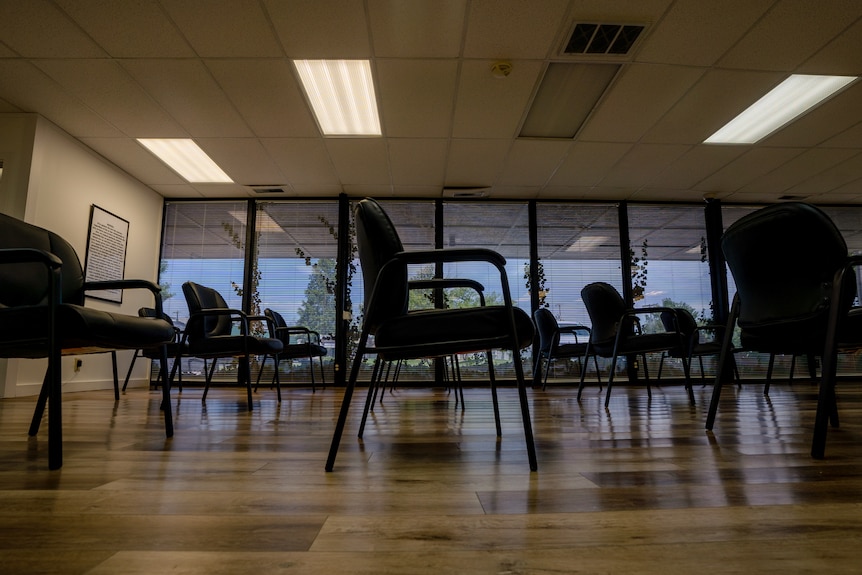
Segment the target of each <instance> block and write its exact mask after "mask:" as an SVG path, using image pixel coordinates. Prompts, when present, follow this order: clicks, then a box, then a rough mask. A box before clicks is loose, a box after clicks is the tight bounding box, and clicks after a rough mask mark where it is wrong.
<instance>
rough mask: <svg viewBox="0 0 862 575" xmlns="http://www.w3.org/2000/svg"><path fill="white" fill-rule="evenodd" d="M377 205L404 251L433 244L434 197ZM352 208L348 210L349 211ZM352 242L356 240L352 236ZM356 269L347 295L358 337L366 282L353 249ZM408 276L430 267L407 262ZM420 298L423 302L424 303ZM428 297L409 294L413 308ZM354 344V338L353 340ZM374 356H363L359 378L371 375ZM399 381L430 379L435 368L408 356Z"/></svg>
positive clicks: (421, 274) (424, 275)
mask: <svg viewBox="0 0 862 575" xmlns="http://www.w3.org/2000/svg"><path fill="white" fill-rule="evenodd" d="M378 203H379V204H380V206H381V207H382V208H383V209H384V210H385V211H386V213H387V214H388V215H389V218H390V219H391V220H392V223H393V224H394V226H395V230H396V231H397V232H398V237H399V238H400V239H401V243H402V245H403V247H404V250H405V251H414V250H428V249H433V248H434V211H435V210H434V202H433V201H411V202H405V201H388V200H378ZM352 213H353V211H352V210H351V214H352ZM354 242H355V240H354ZM354 257H355V259H354V260H353V263H354V265H355V270H356V271H355V272H353V275H352V282H351V287H350V294H351V295H350V297H351V301H352V303H353V312H352V317H353V319H352V321H353V323H354V325H355V326H356V327H357V331H356V333H355V337H354V340H355V339H358V337H359V331H358V329H361V327H362V308H363V306H364V301H365V286H364V282H363V276H362V264H361V263H360V262H359V259H358V257H356V254H355V252H354ZM408 276H409V278H410V279H421V278H428V277H433V269H428V267H427V266H410V267H409V268H408ZM423 300H424V302H425V303H423ZM427 301H428V300H427V298H426V297H425V296H423V294H421V293H411V294H410V305H411V307H412V308H414V309H417V308H422V307H427V305H426V304H427ZM354 344H355V341H354ZM348 354H349V357H350V361H351V362H352V359H353V346H351V345H348ZM373 360H374V356H366V357H365V360H364V362H363V364H362V372H360V375H359V380H360V381H363V379H364V380H366V381H367V380H368V378H369V377H370V375H371V367H372V366H373ZM398 377H399V379H400V380H401V381H433V380H434V369H432V362H431V361H430V360H427V359H417V360H409V361H405V362H403V364H402V365H401V368H400V371H399V375H398Z"/></svg>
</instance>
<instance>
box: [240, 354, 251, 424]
mask: <svg viewBox="0 0 862 575" xmlns="http://www.w3.org/2000/svg"><path fill="white" fill-rule="evenodd" d="M238 375H239V384H240V385H242V384H243V383H245V390H246V396H247V398H248V410H249V411H252V410H254V402H253V401H252V398H251V360H250V358H249V357H248V356H247V355H245V356H243V357H241V358H240V359H239V374H238Z"/></svg>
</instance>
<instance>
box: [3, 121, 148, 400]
mask: <svg viewBox="0 0 862 575" xmlns="http://www.w3.org/2000/svg"><path fill="white" fill-rule="evenodd" d="M9 116H13V117H20V116H24V115H17V114H13V115H9ZM26 116H27V117H28V118H33V116H32V115H26ZM11 119H12V118H8V120H11ZM6 120H7V119H6V118H4V116H3V115H0V132H3V128H4V127H8V126H9V122H7V121H6ZM4 122H5V123H4ZM17 123H18V124H19V125H21V124H22V123H21V122H20V120H18V122H17ZM26 129H27V127H26V126H25V127H24V130H25V131H26ZM32 129H33V138H32V141H33V147H32V157H31V161H30V162H29V164H30V167H29V178H27V182H26V194H25V196H26V204H25V209H24V214H23V219H24V220H26V221H28V222H30V223H33V224H35V225H37V226H41V227H43V228H47V229H50V230H52V231H54V232H56V233H58V234H59V235H61V236H62V237H63V238H65V239H66V241H68V242H69V243H71V244H72V246H74V248H75V250H76V251H77V252H78V257H79V258H80V259H81V262H82V263H83V262H84V259H85V255H86V248H87V234H88V229H89V221H90V210H91V206H92V205H93V204H95V205H97V206H99V207H100V208H103V209H105V210H107V211H109V212H111V213H113V214H115V215H117V216H119V217H121V218H123V219H125V220H128V221H129V238H128V245H127V253H126V267H125V277H126V278H138V279H148V280H152V281H155V280H156V278H157V276H158V256H159V241H160V234H161V219H162V197H161V196H160V195H159V194H157V193H156V192H154V191H153V190H152V189H150V188H149V187H147V186H145V185H143V184H142V183H140V182H139V181H137V180H135V179H134V178H132V177H131V176H129V175H128V174H127V173H125V172H123V171H122V170H120V169H118V168H117V167H116V166H114V165H113V164H111V163H109V162H108V161H106V160H105V159H104V158H102V157H101V156H99V155H98V154H96V153H95V152H93V151H92V150H90V149H89V148H87V147H86V146H84V145H83V144H81V143H79V142H78V141H77V140H74V139H73V138H72V137H70V136H69V135H68V134H66V133H65V132H63V131H62V130H60V129H59V128H57V127H56V126H54V125H53V124H52V123H50V122H49V121H47V120H45V119H44V118H41V117H36V121H35V122H34V123H33V127H32ZM10 139H11V138H10ZM26 140H27V138H26V135H25V134H20V135H19V137H18V141H24V142H26ZM2 151H3V150H2V147H0V152H2ZM21 155H24V156H26V154H25V153H22V154H21ZM8 170H11V171H13V172H15V173H17V172H18V166H17V165H16V166H14V167H13V166H9V165H8V161H7V160H6V158H4V174H3V179H4V180H5V179H6V177H7V175H8V173H7V172H8ZM18 175H19V177H16V178H15V180H16V181H17V182H18V183H19V185H20V180H21V179H23V178H21V177H20V174H18ZM0 191H3V196H5V195H6V191H4V190H2V189H0ZM8 192H9V194H10V196H9V197H10V199H12V198H14V197H15V196H16V195H19V194H20V190H8ZM5 203H6V201H5V200H0V208H2V207H4V205H5ZM7 213H12V212H7ZM13 215H18V217H21V215H20V214H14V213H13ZM152 303H153V300H152V295H151V294H150V292H149V291H146V290H126V291H125V293H124V295H123V303H122V304H115V303H111V302H106V301H102V300H95V299H87V301H86V305H87V306H90V307H95V308H100V309H107V310H111V311H122V312H123V313H128V314H131V315H136V314H137V310H138V308H140V307H142V306H152ZM131 353H132V352H119V353H118V356H119V362H118V363H119V370H120V377H121V378H122V377H123V376H124V375H125V371H126V369H127V367H128V365H129V362H130V360H131ZM80 358H81V359H82V360H83V366H82V368H81V370H80V371H79V372H75V371H74V370H73V369H72V366H73V359H74V358H71V357H68V358H64V359H63V362H64V363H63V389H64V391H76V390H85V389H108V388H111V387H112V386H113V376H112V371H111V359H110V354H98V355H86V356H80ZM139 363H140V366H139V367H138V366H136V372H135V374H134V376H135V379H136V383H138V384H143V382H144V381H145V380H146V378H147V377H148V374H147V373H146V366H147V363H148V362H145V361H142V362H139ZM44 372H45V362H44V360H9V361H8V367H7V370H6V379H5V386H3V387H4V389H3V390H2V391H3V392H4V393H3V396H4V397H13V396H20V395H32V394H36V393H38V391H39V386H40V385H41V383H42V378H43V376H44ZM130 385H131V384H130Z"/></svg>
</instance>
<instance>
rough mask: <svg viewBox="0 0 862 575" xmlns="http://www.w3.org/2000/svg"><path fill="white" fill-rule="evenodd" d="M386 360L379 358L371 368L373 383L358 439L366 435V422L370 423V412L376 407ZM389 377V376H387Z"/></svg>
mask: <svg viewBox="0 0 862 575" xmlns="http://www.w3.org/2000/svg"><path fill="white" fill-rule="evenodd" d="M384 361H385V360H381V359H380V358H379V357H378V358H377V359H375V360H374V366H373V367H372V368H371V381H369V382H368V395H367V396H366V397H365V408H364V409H363V410H362V420H361V421H360V422H359V433H358V437H359V438H360V439H361V438H362V435H363V434H364V433H365V422H366V421H368V412H369V411H371V409H372V407H373V406H374V400H375V399H376V397H377V392H378V390H379V388H380V381H381V379H382V378H383V362H384ZM387 364H388V365H387V370H386V371H387V374H388V367H389V366H391V362H387ZM387 377H388V376H387Z"/></svg>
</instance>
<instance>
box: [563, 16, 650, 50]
mask: <svg viewBox="0 0 862 575" xmlns="http://www.w3.org/2000/svg"><path fill="white" fill-rule="evenodd" d="M644 28H646V26H644V25H643V24H599V23H584V22H579V23H576V24H575V25H574V29H573V30H572V34H571V36H569V39H568V42H566V45H565V47H564V48H563V55H566V56H627V55H629V54H630V53H631V52H632V50H633V49H634V47H635V45H636V44H637V41H638V39H640V38H641V36H642V35H643V31H644Z"/></svg>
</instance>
